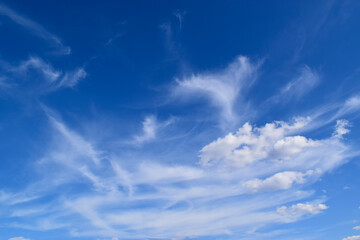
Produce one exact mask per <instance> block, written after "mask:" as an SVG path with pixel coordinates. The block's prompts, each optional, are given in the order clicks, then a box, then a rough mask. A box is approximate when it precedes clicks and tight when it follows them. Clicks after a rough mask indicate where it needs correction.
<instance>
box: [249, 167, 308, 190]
mask: <svg viewBox="0 0 360 240" xmlns="http://www.w3.org/2000/svg"><path fill="white" fill-rule="evenodd" d="M312 174H314V171H312V170H309V171H307V172H306V173H301V172H293V171H286V172H280V173H276V174H275V175H273V176H271V177H268V178H266V179H265V180H260V179H258V178H256V179H252V180H249V181H247V182H245V183H244V186H245V187H246V188H248V189H249V190H251V191H253V192H258V191H261V190H265V191H269V190H280V189H289V188H291V187H292V186H293V184H294V183H297V184H303V183H305V181H306V180H305V178H304V177H306V176H307V175H312Z"/></svg>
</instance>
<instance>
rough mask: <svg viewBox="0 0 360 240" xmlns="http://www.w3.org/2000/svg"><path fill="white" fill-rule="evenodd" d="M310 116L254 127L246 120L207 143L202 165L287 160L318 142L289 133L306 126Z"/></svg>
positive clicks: (203, 150) (235, 164) (234, 164)
mask: <svg viewBox="0 0 360 240" xmlns="http://www.w3.org/2000/svg"><path fill="white" fill-rule="evenodd" d="M308 122H309V119H304V118H298V119H295V121H294V123H292V124H288V123H285V122H274V123H268V124H266V125H265V126H264V127H261V128H253V127H252V126H251V125H250V124H249V123H245V124H244V125H243V126H242V127H241V128H240V129H239V130H238V131H237V132H236V133H235V134H233V133H229V134H228V135H227V136H225V137H224V138H219V139H217V140H216V141H214V142H212V143H210V144H208V145H207V146H205V147H204V148H203V149H202V150H201V155H200V157H201V161H200V163H201V164H202V165H203V166H209V165H213V164H215V163H216V162H219V161H223V162H225V163H227V164H229V165H233V166H238V167H242V166H245V165H247V164H251V163H253V162H256V161H259V160H261V159H265V158H277V159H288V158H290V157H291V156H292V155H294V154H296V153H298V152H300V151H302V150H303V149H304V148H309V147H313V146H314V145H316V143H315V142H314V141H313V140H308V139H306V138H305V137H302V136H291V137H287V135H289V134H291V133H294V132H296V130H300V129H301V128H303V127H304V126H305V125H306V124H307V123H308Z"/></svg>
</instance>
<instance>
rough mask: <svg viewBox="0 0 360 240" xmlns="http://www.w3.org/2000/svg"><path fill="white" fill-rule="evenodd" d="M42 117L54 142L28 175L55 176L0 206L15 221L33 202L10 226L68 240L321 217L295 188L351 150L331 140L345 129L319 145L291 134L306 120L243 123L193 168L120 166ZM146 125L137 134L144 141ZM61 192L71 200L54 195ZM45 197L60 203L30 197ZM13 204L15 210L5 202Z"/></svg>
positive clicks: (194, 232)
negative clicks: (69, 238)
mask: <svg viewBox="0 0 360 240" xmlns="http://www.w3.org/2000/svg"><path fill="white" fill-rule="evenodd" d="M48 112H50V111H48ZM48 115H49V121H50V123H51V126H52V127H53V129H54V132H53V134H54V142H53V143H51V144H50V145H49V148H48V151H47V152H46V154H45V156H44V157H43V158H42V159H40V160H39V161H38V162H37V167H40V168H42V169H49V168H51V169H54V168H56V169H57V171H56V172H52V173H51V174H50V173H48V172H44V173H43V175H42V179H43V180H40V182H36V183H34V185H33V186H29V187H28V189H25V190H24V191H23V192H22V193H21V196H20V195H16V194H14V193H8V192H6V193H5V192H4V193H3V196H6V201H2V203H1V204H5V202H6V204H7V207H8V209H9V211H10V212H11V214H12V215H13V216H15V215H16V214H18V213H26V211H27V210H29V208H28V206H29V204H31V203H33V207H32V209H33V210H34V211H35V212H34V211H32V212H29V213H28V214H29V215H28V216H29V217H31V222H29V221H30V218H26V217H24V218H23V219H22V221H23V222H18V221H19V220H18V219H17V221H16V222H15V221H14V222H13V223H11V222H10V225H11V224H12V226H17V227H24V228H27V229H43V230H44V229H56V228H63V229H64V228H65V229H66V228H69V231H70V233H71V234H72V235H73V236H93V237H102V238H112V237H114V236H116V237H118V238H120V239H121V238H135V239H144V238H148V237H150V236H151V237H154V238H165V239H171V238H173V239H183V238H186V237H196V236H209V235H211V236H223V235H229V234H231V233H232V232H233V231H243V232H244V233H245V232H246V229H248V228H254V227H255V228H257V227H258V226H266V224H274V223H278V224H280V223H288V222H294V221H297V220H299V219H301V218H302V217H303V216H308V215H316V214H320V213H321V212H322V211H324V210H326V209H327V205H325V203H323V200H322V198H321V197H319V196H314V195H313V194H314V193H313V191H311V190H305V189H304V188H303V187H304V185H305V184H307V183H311V182H314V181H316V179H318V177H319V176H321V175H323V174H324V173H326V172H327V171H328V170H330V169H332V168H333V167H335V166H337V165H340V164H342V163H344V162H345V161H346V159H347V157H348V152H349V151H350V149H349V148H348V147H346V146H345V145H344V144H343V142H342V138H340V137H339V134H342V133H346V132H347V131H344V130H340V129H339V128H342V127H344V125H342V124H338V125H337V128H336V130H335V133H334V134H333V135H331V134H330V136H329V137H328V138H324V139H310V138H308V137H306V136H302V135H300V133H301V131H302V130H303V129H304V128H306V125H307V124H308V123H309V122H310V121H311V120H310V119H308V118H297V119H295V120H294V121H292V122H290V123H287V122H274V123H268V124H266V125H265V126H262V127H253V126H251V125H250V124H249V123H246V124H244V126H242V127H241V128H240V129H239V130H238V131H237V132H236V133H230V134H228V135H226V136H225V137H223V138H219V139H217V140H216V141H214V142H212V143H210V144H209V145H207V146H205V147H204V148H203V149H202V150H201V152H200V165H199V164H196V162H194V164H188V165H184V164H181V163H178V164H164V163H159V162H157V161H156V160H151V159H149V160H147V161H142V162H139V163H134V164H133V165H132V166H130V167H129V166H126V165H124V164H123V162H122V161H121V160H120V157H118V156H116V154H115V153H113V152H109V151H104V150H102V149H101V148H98V147H97V146H96V145H95V144H94V143H91V142H89V141H88V140H87V138H86V137H83V136H81V135H80V134H78V133H76V132H75V131H73V130H70V129H69V128H68V127H67V126H66V125H65V124H64V123H62V122H61V121H60V120H59V119H57V118H55V117H54V116H53V115H51V114H49V113H48ZM150 122H151V121H150ZM147 124H148V123H147V122H146V120H145V121H144V124H143V126H144V133H147V132H148V133H147V134H150V135H151V131H150V130H146V128H151V124H150V126H147ZM329 146H330V147H329ZM325 148H326V151H325V150H324V149H325ZM70 185H71V188H72V189H74V190H76V189H78V191H77V194H75V195H73V194H69V193H67V192H62V191H58V190H59V189H63V188H64V187H65V186H70ZM35 186H36V187H35ZM85 190H86V191H85ZM59 192H60V193H61V194H59ZM49 196H52V198H54V196H58V198H59V199H61V201H59V200H58V201H57V200H54V201H53V202H52V203H49V206H46V208H45V207H44V206H40V205H39V199H42V198H46V197H49ZM14 198H16V199H20V198H21V199H24V200H23V201H24V204H22V203H17V204H11V202H12V199H14ZM130 206H131V207H130ZM144 206H146V207H145V208H144ZM215 206H216V207H215ZM60 212H61V214H58V213H60ZM11 214H10V215H11ZM25 216H27V215H25ZM73 216H78V218H80V219H83V222H86V224H79V222H78V221H74V220H73V219H74V218H73ZM45 223H46V224H45ZM44 224H45V225H44Z"/></svg>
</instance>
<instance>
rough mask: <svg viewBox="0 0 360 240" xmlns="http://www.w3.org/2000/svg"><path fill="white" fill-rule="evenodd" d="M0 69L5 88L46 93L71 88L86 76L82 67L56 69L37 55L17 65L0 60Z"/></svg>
mask: <svg viewBox="0 0 360 240" xmlns="http://www.w3.org/2000/svg"><path fill="white" fill-rule="evenodd" d="M0 70H2V71H0V74H2V75H3V76H4V77H3V78H4V80H3V83H4V84H3V88H4V89H5V90H11V89H18V90H19V91H24V92H32V93H48V92H52V91H56V90H58V89H62V88H73V87H75V86H76V85H77V84H78V83H79V82H80V81H81V80H82V79H84V78H85V77H86V71H85V70H84V69H83V68H77V69H74V70H70V71H62V70H57V69H55V68H54V67H53V66H52V65H51V64H50V63H49V62H46V61H45V60H43V59H41V58H39V57H29V58H28V59H27V60H25V61H22V62H20V63H19V64H18V65H11V64H9V63H7V62H4V61H2V62H1V63H0ZM0 87H1V85H0ZM20 89H22V90H20Z"/></svg>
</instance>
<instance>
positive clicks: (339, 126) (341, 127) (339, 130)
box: [334, 119, 350, 138]
mask: <svg viewBox="0 0 360 240" xmlns="http://www.w3.org/2000/svg"><path fill="white" fill-rule="evenodd" d="M349 126H350V124H349V122H348V121H347V120H343V119H342V120H337V121H336V127H335V129H336V130H335V132H334V136H335V137H338V138H342V137H343V135H345V134H347V133H348V132H350V130H349V129H347V127H349Z"/></svg>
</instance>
